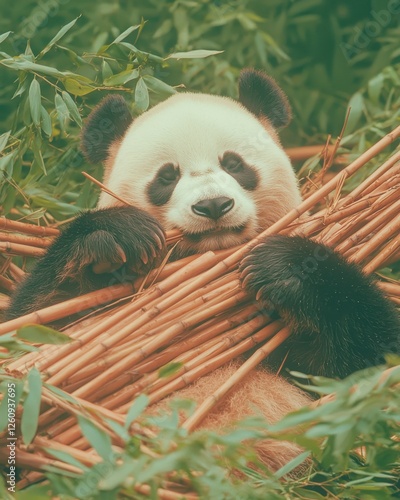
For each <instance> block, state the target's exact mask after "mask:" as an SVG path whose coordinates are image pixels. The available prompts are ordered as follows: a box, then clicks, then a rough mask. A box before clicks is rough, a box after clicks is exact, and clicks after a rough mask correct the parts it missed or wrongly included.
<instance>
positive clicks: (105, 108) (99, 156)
mask: <svg viewBox="0 0 400 500" xmlns="http://www.w3.org/2000/svg"><path fill="white" fill-rule="evenodd" d="M131 123H132V115H131V113H130V111H129V108H128V105H127V104H126V102H125V99H124V98H123V97H122V96H120V95H109V96H107V97H105V98H104V99H103V100H102V101H101V102H100V104H98V106H96V107H95V108H94V110H93V111H92V112H91V113H90V115H89V117H88V119H87V121H86V125H85V126H84V128H83V131H82V137H81V149H82V152H83V154H84V155H85V158H86V159H87V161H88V162H90V163H101V162H104V161H105V160H107V158H108V156H109V148H110V146H111V145H112V144H113V143H114V142H115V141H116V140H118V139H121V138H122V137H123V135H124V134H125V132H126V130H127V128H128V127H129V125H130V124H131Z"/></svg>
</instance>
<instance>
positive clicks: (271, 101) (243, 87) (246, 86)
mask: <svg viewBox="0 0 400 500" xmlns="http://www.w3.org/2000/svg"><path fill="white" fill-rule="evenodd" d="M239 101H240V102H241V103H242V104H243V105H244V106H245V107H246V108H247V109H248V110H249V111H251V112H252V113H253V114H254V115H256V116H257V117H258V118H260V117H262V116H265V117H266V118H268V120H269V121H270V122H271V124H272V125H273V126H274V127H285V126H286V125H288V124H289V123H290V120H291V118H292V112H291V109H290V104H289V102H288V100H287V97H286V95H285V94H284V93H283V91H282V90H281V89H280V87H279V86H278V85H277V83H276V82H275V80H273V79H272V78H271V77H270V76H267V75H266V74H265V73H263V72H261V71H256V70H254V69H245V70H243V71H242V72H241V73H240V77H239Z"/></svg>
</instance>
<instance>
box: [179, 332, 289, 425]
mask: <svg viewBox="0 0 400 500" xmlns="http://www.w3.org/2000/svg"><path fill="white" fill-rule="evenodd" d="M289 335H290V330H289V328H288V327H284V328H282V329H281V330H280V331H279V333H277V334H276V335H275V336H274V337H273V338H272V339H271V340H268V341H267V342H266V343H265V344H264V345H263V346H262V347H260V348H259V349H257V351H256V352H255V353H254V354H253V355H252V356H250V358H249V359H247V360H246V361H245V362H244V363H243V364H242V365H241V366H240V368H239V369H238V370H237V372H236V373H235V375H233V376H232V377H230V378H229V379H228V380H227V381H226V382H225V383H224V384H222V385H221V387H220V388H219V389H217V391H216V392H214V394H212V395H210V396H209V397H208V398H207V399H206V400H205V401H204V402H203V403H202V404H201V405H200V406H199V407H198V408H197V410H196V411H195V412H194V413H193V415H191V416H190V417H189V418H188V419H187V420H186V421H185V422H184V423H183V424H182V427H183V428H184V429H186V430H187V431H192V430H193V429H194V428H195V427H197V426H198V425H199V423H200V422H201V421H202V420H203V419H204V417H205V416H206V415H207V413H208V412H209V411H210V410H211V409H212V408H213V407H214V406H215V405H216V404H217V403H218V402H219V401H220V400H221V399H222V398H223V397H224V396H225V395H226V394H227V393H228V392H229V391H230V390H231V389H232V388H233V387H234V385H235V384H236V383H237V382H239V381H240V380H243V378H244V377H245V376H246V375H248V374H249V373H250V371H251V370H252V369H253V368H255V367H256V366H257V365H258V364H259V363H261V361H262V360H263V359H265V358H266V357H267V356H269V355H270V354H271V352H272V351H274V350H275V349H276V348H277V347H278V346H279V345H280V344H282V342H284V341H285V340H286V339H287V338H288V337H289Z"/></svg>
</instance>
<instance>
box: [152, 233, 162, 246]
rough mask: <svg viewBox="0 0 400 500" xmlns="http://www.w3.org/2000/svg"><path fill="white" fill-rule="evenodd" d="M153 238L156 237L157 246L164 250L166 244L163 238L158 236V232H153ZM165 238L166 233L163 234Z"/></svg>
mask: <svg viewBox="0 0 400 500" xmlns="http://www.w3.org/2000/svg"><path fill="white" fill-rule="evenodd" d="M153 238H154V239H155V241H156V243H157V246H158V248H159V249H160V250H162V249H163V248H164V244H163V242H162V241H161V238H160V237H159V236H158V234H157V233H153ZM163 239H164V235H163Z"/></svg>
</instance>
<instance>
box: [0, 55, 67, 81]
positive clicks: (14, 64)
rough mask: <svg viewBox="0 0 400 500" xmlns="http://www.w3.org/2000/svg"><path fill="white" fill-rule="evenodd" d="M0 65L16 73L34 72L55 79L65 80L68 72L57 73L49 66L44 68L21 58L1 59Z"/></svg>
mask: <svg viewBox="0 0 400 500" xmlns="http://www.w3.org/2000/svg"><path fill="white" fill-rule="evenodd" d="M1 64H2V65H4V66H7V68H11V69H15V70H18V71H34V72H36V73H40V74H43V75H48V76H54V77H55V78H65V77H66V76H68V75H69V72H62V71H58V70H57V69H55V68H52V67H50V66H44V65H43V64H37V63H34V62H32V61H28V60H27V59H25V58H24V57H23V56H18V57H15V58H12V59H11V58H10V59H3V60H2V61H1Z"/></svg>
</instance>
